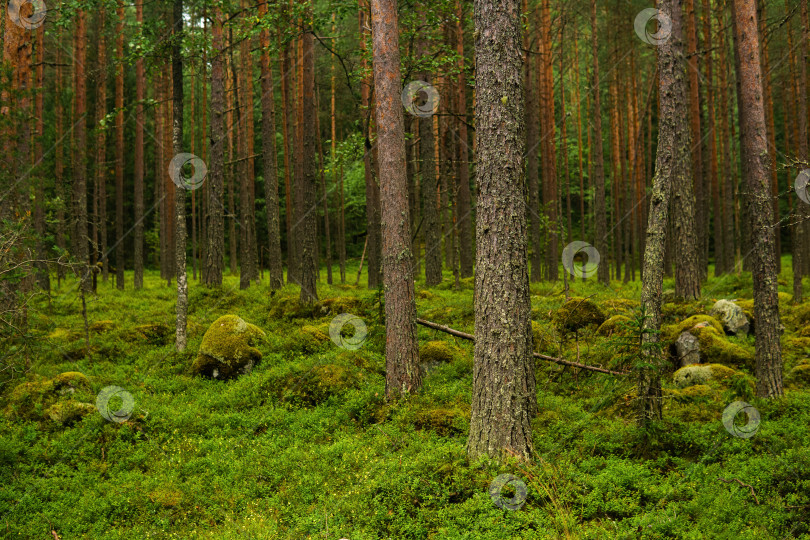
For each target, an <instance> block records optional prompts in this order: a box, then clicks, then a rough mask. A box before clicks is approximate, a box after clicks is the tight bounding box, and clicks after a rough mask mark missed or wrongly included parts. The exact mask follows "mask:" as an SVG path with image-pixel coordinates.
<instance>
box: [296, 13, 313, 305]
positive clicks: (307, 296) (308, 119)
mask: <svg viewBox="0 0 810 540" xmlns="http://www.w3.org/2000/svg"><path fill="white" fill-rule="evenodd" d="M311 16H312V15H311V14H308V15H307V19H308V20H309V19H310V18H311ZM312 32H313V29H312V27H311V23H305V28H304V34H303V36H302V37H301V39H302V41H303V43H302V46H301V48H302V61H303V70H302V71H303V81H302V82H303V96H302V98H303V103H302V107H303V125H302V129H303V141H304V146H303V154H302V158H303V161H302V163H303V171H302V172H303V181H302V182H301V185H300V186H296V188H297V189H299V190H300V193H301V196H300V200H301V202H302V205H301V207H300V208H299V210H300V212H299V213H298V214H297V215H298V220H299V221H300V224H299V225H298V226H299V228H300V229H301V236H300V238H301V251H300V254H301V261H300V262H301V281H300V285H301V296H300V300H301V303H302V304H312V303H314V302H315V301H316V300H318V294H317V291H316V287H317V285H316V281H317V279H318V277H317V272H318V269H317V267H316V266H315V257H314V255H315V250H316V246H317V244H316V231H315V222H316V221H315V220H316V215H317V212H316V211H315V208H316V206H315V205H316V201H315V192H316V186H317V184H318V162H317V159H316V157H315V152H316V149H315V145H316V144H318V141H317V138H318V132H317V131H316V125H315V115H316V114H317V111H316V109H315V47H314V39H315V38H314V36H313V33H312Z"/></svg>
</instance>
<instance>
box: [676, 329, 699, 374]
mask: <svg viewBox="0 0 810 540" xmlns="http://www.w3.org/2000/svg"><path fill="white" fill-rule="evenodd" d="M701 324H705V323H701ZM675 351H676V352H677V355H678V360H679V362H680V366H681V367H684V366H688V365H690V364H699V363H700V341H698V338H697V337H695V336H693V335H692V334H690V333H689V332H683V333H682V334H681V335H680V336H678V339H677V340H675Z"/></svg>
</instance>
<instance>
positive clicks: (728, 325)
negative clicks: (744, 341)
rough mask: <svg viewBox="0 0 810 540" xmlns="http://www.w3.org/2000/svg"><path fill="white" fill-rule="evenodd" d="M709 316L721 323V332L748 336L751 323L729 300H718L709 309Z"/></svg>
mask: <svg viewBox="0 0 810 540" xmlns="http://www.w3.org/2000/svg"><path fill="white" fill-rule="evenodd" d="M710 313H711V315H712V316H714V317H716V318H718V319H719V320H720V321H721V322H722V323H723V330H725V332H726V333H727V334H732V335H735V336H737V335H743V334H748V330H749V328H750V327H751V323H750V321H749V320H748V317H746V316H745V313H744V312H743V309H742V308H741V307H740V306H738V305H737V304H735V303H734V302H732V301H730V300H718V301H717V302H715V304H714V306H712V309H711V312H710Z"/></svg>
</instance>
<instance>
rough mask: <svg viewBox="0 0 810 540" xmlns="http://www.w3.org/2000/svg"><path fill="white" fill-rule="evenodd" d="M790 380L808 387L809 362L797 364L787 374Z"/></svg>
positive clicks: (809, 378)
mask: <svg viewBox="0 0 810 540" xmlns="http://www.w3.org/2000/svg"><path fill="white" fill-rule="evenodd" d="M788 379H789V380H790V382H792V383H794V384H797V385H799V386H802V387H805V388H807V387H810V364H799V365H798V366H796V367H794V368H793V369H791V370H790V373H789V374H788Z"/></svg>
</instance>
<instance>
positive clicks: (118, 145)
mask: <svg viewBox="0 0 810 540" xmlns="http://www.w3.org/2000/svg"><path fill="white" fill-rule="evenodd" d="M124 17H125V13H124V2H123V1H122V0H119V2H118V26H117V30H116V31H117V33H118V36H117V37H118V39H117V41H116V44H115V48H116V56H117V61H118V65H116V66H115V241H116V246H115V286H116V287H117V288H118V290H121V291H123V290H124V265H125V257H124V164H125V157H124V156H125V154H124ZM141 135H143V131H141ZM103 234H104V233H103V232H102V235H103ZM104 252H105V257H104V259H105V266H106V259H107V257H106V249H105V250H104Z"/></svg>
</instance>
